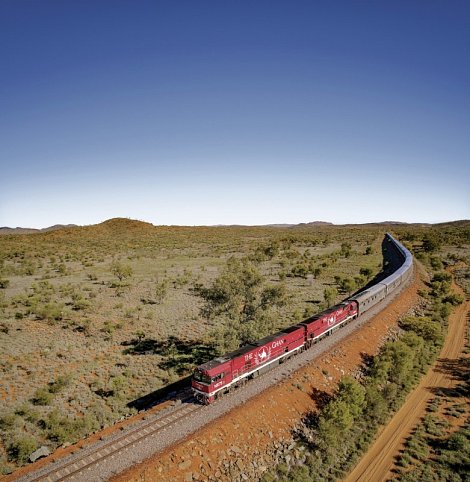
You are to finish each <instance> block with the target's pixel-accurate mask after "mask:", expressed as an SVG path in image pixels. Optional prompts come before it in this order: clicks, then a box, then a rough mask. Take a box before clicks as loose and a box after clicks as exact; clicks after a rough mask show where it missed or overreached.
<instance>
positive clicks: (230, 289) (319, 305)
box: [0, 219, 468, 472]
mask: <svg viewBox="0 0 470 482" xmlns="http://www.w3.org/2000/svg"><path fill="white" fill-rule="evenodd" d="M390 229H391V227H390V226H382V225H371V226H361V227H358V226H351V227H348V226H344V227H335V226H308V225H307V226H298V227H292V228H278V227H276V228H274V227H273V228H270V227H217V228H209V227H199V228H197V227H194V228H189V227H188V228H186V227H155V226H152V225H150V224H148V223H143V222H139V221H132V220H127V219H114V220H110V221H107V222H105V223H102V224H100V225H96V226H89V227H82V228H69V229H62V230H58V231H51V232H48V233H37V234H28V235H4V236H1V237H0V355H1V356H0V371H1V379H2V384H1V386H0V437H1V442H0V466H1V467H2V470H3V471H4V472H8V471H10V470H12V469H13V468H14V467H15V466H17V465H20V464H23V463H25V462H26V461H27V459H28V457H29V454H30V453H31V452H32V451H33V450H34V449H35V448H37V447H40V446H41V445H47V446H48V447H49V448H51V449H54V448H55V447H57V446H60V445H63V444H66V443H71V442H74V441H76V440H77V439H79V438H80V437H83V436H85V435H87V434H89V433H91V432H93V431H95V430H97V429H100V428H102V427H105V426H108V425H110V424H112V423H114V422H115V421H116V420H118V419H119V418H121V417H122V416H127V415H129V414H131V413H132V412H133V410H134V409H132V408H129V407H130V406H132V402H134V401H135V400H137V399H139V397H143V396H145V395H147V394H149V393H151V392H153V391H155V390H158V389H159V388H162V387H164V386H166V385H168V384H169V383H171V382H174V381H176V380H178V379H180V378H181V377H184V376H187V375H188V374H190V373H191V371H192V369H193V368H194V366H196V365H198V364H200V363H203V362H204V361H206V360H208V359H210V358H212V357H214V356H215V354H216V353H221V352H223V351H226V350H228V349H232V348H234V347H236V346H238V345H239V344H241V343H244V342H246V341H249V340H251V339H258V338H261V337H262V336H265V335H267V334H269V333H272V332H274V331H276V330H278V329H280V328H283V327H285V326H288V325H291V324H294V323H297V322H298V321H300V320H302V319H304V318H306V317H307V316H310V315H312V314H314V313H316V312H318V311H320V310H322V309H324V308H326V307H327V306H329V305H331V304H333V303H335V302H338V301H340V300H341V299H343V298H344V297H346V296H348V295H349V294H350V293H351V292H354V291H355V290H357V289H359V288H360V287H362V286H364V285H365V284H366V283H367V282H368V281H369V280H370V279H371V278H372V277H373V276H374V275H375V274H376V273H378V272H379V271H380V270H381V268H382V253H381V248H380V246H381V241H382V239H383V234H384V232H385V231H386V230H390ZM392 231H393V232H395V234H397V235H398V237H399V238H400V239H403V238H404V239H405V240H407V241H408V242H409V243H412V244H413V245H420V244H421V243H422V244H424V242H423V236H424V235H425V234H429V233H430V232H431V231H432V232H431V237H432V238H434V237H436V238H437V239H438V240H439V247H440V246H446V247H447V246H450V248H449V249H450V250H451V251H452V252H449V257H452V256H453V258H452V259H454V258H455V259H456V257H459V256H462V254H461V253H462V249H461V247H460V248H459V243H460V245H461V246H464V245H465V244H466V243H468V226H467V227H466V228H465V227H462V226H459V225H457V226H454V225H447V226H443V227H436V228H434V229H433V230H430V228H428V227H406V228H405V227H401V226H393V230H392ZM465 236H467V237H466V238H465ZM435 249H438V248H435V246H434V245H432V243H431V244H430V246H428V247H427V248H426V249H424V248H422V251H421V253H422V260H423V262H425V263H427V264H428V265H429V266H431V265H432V264H436V263H438V262H440V263H442V260H441V258H439V257H438V256H437V255H436V254H435V253H436V251H435ZM420 256H421V254H420ZM456 262H457V261H456ZM460 263H461V265H462V266H464V263H462V262H460ZM441 271H442V267H441V266H439V267H438V270H437V272H441ZM462 276H463V277H465V276H466V275H465V273H464V274H463V275H462ZM446 283H447V280H446V278H445V277H443V278H439V279H436V280H435V287H434V288H433V289H435V290H436V292H437V291H438V292H439V293H440V292H441V291H442V290H445V286H446ZM444 295H445V296H446V297H449V296H453V295H452V294H450V293H448V292H447V291H446V292H445V293H441V294H439V296H440V298H439V300H441V301H439V303H438V305H439V310H441V311H442V313H441V311H439V310H438V311H439V313H441V315H442V316H443V315H444V314H445V312H446V311H447V306H448V305H450V304H452V303H453V302H458V300H453V299H448V300H447V301H442V300H443V298H442V296H444ZM433 296H434V295H432V294H429V297H430V299H437V298H433ZM436 303H437V302H436ZM436 309H437V308H436ZM430 313H431V312H429V313H425V314H423V318H425V319H427V318H431V319H430V321H429V324H428V322H426V324H425V326H421V324H420V323H421V322H418V321H416V320H409V321H408V323H411V324H412V325H413V327H414V328H413V330H414V329H416V330H418V332H419V330H421V334H419V333H418V332H415V331H413V330H412V329H410V330H408V331H407V333H408V332H409V333H410V335H409V336H408V339H405V340H402V341H401V343H402V345H403V346H402V347H401V349H402V351H403V352H404V353H407V349H408V348H409V347H410V346H413V349H414V348H415V345H413V343H415V344H416V346H417V347H418V348H419V349H420V350H423V353H425V355H426V356H427V352H428V351H429V352H430V351H432V350H431V349H430V348H428V345H427V344H426V343H424V342H421V341H419V340H421V339H422V335H423V331H424V332H425V334H426V336H428V335H429V336H432V337H438V338H439V336H441V332H440V331H439V329H438V328H436V326H439V327H441V326H442V323H441V322H440V321H439V320H434V318H433V317H435V315H433V314H430ZM432 313H434V311H433V312H432ZM441 315H439V316H441ZM436 323H437V324H438V325H436ZM429 327H430V328H429ZM428 331H429V334H428ZM412 333H413V335H412ZM416 337H418V338H419V339H418V338H416ZM410 344H411V345H410ZM407 347H408V348H407ZM426 350H427V351H426ZM408 351H409V350H408ZM388 356H389V357H392V358H393V356H394V354H393V353H389V354H388ZM423 356H424V355H423ZM410 363H414V361H412V362H410ZM420 363H422V364H425V363H426V362H425V361H420ZM407 367H408V365H407ZM397 376H398V375H397ZM400 376H402V374H400ZM403 376H404V375H403ZM405 378H406V377H405ZM405 382H406V383H411V382H410V381H409V380H408V379H406V380H402V379H401V378H398V379H397V380H396V383H397V384H399V383H402V384H403V383H405ZM345 383H349V382H346V381H345ZM351 383H352V381H351ZM351 386H353V387H355V385H354V384H353V385H351ZM398 389H399V388H398V385H397V390H398ZM354 390H356V388H354ZM361 390H362V389H361ZM343 402H344V400H343ZM333 409H334V406H332V408H331V411H332V412H333V411H334V410H333ZM354 414H355V412H354V410H352V412H350V414H349V415H348V418H347V420H345V421H344V423H346V424H347V425H348V424H349V423H350V421H351V420H352V421H353V422H354V420H355V418H354V416H355V415H354ZM325 423H326V422H325ZM353 426H354V423H353ZM353 426H352V427H353ZM350 430H353V428H350Z"/></svg>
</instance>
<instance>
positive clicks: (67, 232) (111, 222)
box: [0, 218, 470, 239]
mask: <svg viewBox="0 0 470 482" xmlns="http://www.w3.org/2000/svg"><path fill="white" fill-rule="evenodd" d="M329 226H342V227H350V226H358V227H360V226H370V227H373V226H378V227H380V226H415V227H416V226H419V227H432V226H439V227H444V226H455V227H470V221H469V220H459V221H448V222H444V223H437V224H428V223H404V222H402V221H379V222H375V223H363V224H341V225H339V224H333V223H330V222H327V221H311V222H308V223H299V224H288V223H280V224H265V225H260V226H258V227H266V228H279V229H301V228H322V227H329ZM158 227H159V228H163V229H169V228H171V229H178V228H179V229H189V228H191V229H193V228H194V229H195V228H197V226H192V227H190V226H171V227H170V226H158ZM206 227H208V226H206ZM211 227H212V228H214V229H217V228H236V227H240V228H243V227H249V226H244V225H223V224H220V225H217V226H211ZM156 228H157V226H155V225H153V224H151V223H148V222H145V221H138V220H135V219H129V218H112V219H108V220H107V221H103V222H102V223H99V224H91V225H89V226H77V225H76V224H55V225H54V226H49V227H48V228H44V229H34V228H22V227H16V228H10V227H7V226H4V227H0V235H8V234H15V235H18V234H20V235H22V234H43V235H45V236H46V235H47V236H52V237H53V238H55V239H57V238H60V237H71V236H72V237H73V236H77V235H78V236H88V237H98V238H105V237H109V236H114V237H121V238H125V237H128V236H136V235H138V236H139V235H144V236H145V235H151V234H155V229H156Z"/></svg>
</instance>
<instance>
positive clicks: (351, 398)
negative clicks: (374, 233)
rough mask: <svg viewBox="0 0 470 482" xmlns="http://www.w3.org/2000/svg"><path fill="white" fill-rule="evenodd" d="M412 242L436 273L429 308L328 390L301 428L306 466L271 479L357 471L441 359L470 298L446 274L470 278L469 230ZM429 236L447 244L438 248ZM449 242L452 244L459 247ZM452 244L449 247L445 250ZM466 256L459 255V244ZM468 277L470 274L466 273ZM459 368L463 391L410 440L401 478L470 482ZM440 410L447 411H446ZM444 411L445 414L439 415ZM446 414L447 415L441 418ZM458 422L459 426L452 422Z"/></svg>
mask: <svg viewBox="0 0 470 482" xmlns="http://www.w3.org/2000/svg"><path fill="white" fill-rule="evenodd" d="M403 237H407V238H408V239H410V238H411V239H412V241H413V243H412V246H410V245H409V246H410V247H413V250H414V251H415V255H416V257H417V258H419V259H421V260H422V262H423V263H425V265H426V266H427V268H428V270H429V282H428V284H427V285H428V287H427V290H426V291H425V292H423V293H421V296H422V307H421V309H420V310H419V311H417V312H416V313H415V314H413V315H412V316H406V317H405V318H403V319H402V320H401V321H400V323H399V327H400V331H399V333H398V334H397V335H396V336H394V337H393V338H392V339H390V340H389V341H387V342H386V343H385V344H384V345H383V346H382V348H381V350H380V352H379V353H378V354H377V355H376V356H375V357H373V358H372V359H370V360H367V361H366V363H365V365H364V367H363V369H362V371H361V372H360V373H357V376H356V377H354V378H352V377H349V376H347V377H343V378H342V380H341V381H340V383H339V387H338V390H337V391H336V393H335V394H334V395H333V396H332V397H328V395H327V394H326V393H325V397H324V400H325V402H324V404H323V406H322V407H321V408H320V411H318V412H315V413H311V414H309V415H308V416H307V417H305V419H304V420H303V423H302V424H301V426H300V427H299V428H298V430H297V431H296V434H295V435H296V439H297V447H299V446H300V447H302V448H303V450H304V451H305V453H306V454H307V456H306V459H305V463H303V464H302V465H301V466H293V467H289V466H288V465H286V463H281V464H280V465H279V466H278V467H276V469H275V470H274V471H272V472H269V473H267V474H265V476H264V479H263V480H264V481H265V482H268V481H271V480H285V481H287V480H292V481H307V480H308V481H311V480H318V481H320V480H340V479H342V478H344V477H345V476H346V475H347V474H348V472H349V471H350V470H351V469H352V468H353V467H354V465H355V464H356V463H357V461H358V460H359V458H360V456H361V455H362V454H363V453H364V452H365V451H366V450H367V448H368V446H369V445H370V443H371V442H372V441H373V440H374V438H375V435H376V432H377V430H378V428H379V427H380V426H381V425H383V424H385V423H386V422H387V421H388V420H389V419H390V417H391V416H392V414H393V413H395V412H396V411H397V410H398V409H399V408H400V406H401V405H402V403H403V402H404V400H405V398H406V396H407V394H408V393H409V392H410V391H411V390H412V389H413V387H414V386H415V385H416V384H417V383H418V381H419V380H420V378H421V376H422V375H423V374H424V373H426V371H427V370H428V368H429V366H430V365H431V364H432V363H433V362H434V361H435V360H436V358H437V356H438V354H439V352H440V349H441V347H442V344H443V341H444V337H445V332H446V328H447V320H448V317H449V315H450V313H451V311H452V309H453V307H455V306H457V305H458V304H460V303H462V302H463V300H464V298H463V297H462V296H461V295H458V294H455V293H453V292H452V290H451V281H452V276H451V275H450V274H449V273H448V272H447V271H443V269H444V268H445V267H451V268H452V269H453V271H454V272H459V273H461V272H464V273H468V267H469V266H470V258H469V254H470V246H469V240H468V232H465V231H463V232H462V236H456V237H454V236H452V237H447V238H445V241H444V240H443V238H444V236H443V235H442V233H439V232H437V233H432V235H429V234H426V235H425V236H424V237H420V236H419V235H416V234H415V233H405V234H404V235H402V239H403ZM426 239H439V240H442V241H441V242H439V243H435V244H434V243H433V244H432V249H430V246H428V245H426V244H425V243H424V240H426ZM447 243H452V244H451V245H449V244H447ZM444 244H445V246H444ZM456 246H458V247H459V253H460V254H459V255H458V256H456V255H455V247H456ZM464 277H465V276H464ZM466 294H467V297H468V294H469V293H468V291H467V292H466ZM460 362H461V363H460V364H459V366H453V367H451V368H452V370H453V371H454V372H453V373H454V375H455V376H457V377H459V379H461V380H462V383H461V384H460V385H459V386H458V388H457V389H455V390H449V391H448V392H449V393H439V394H437V396H436V398H435V399H434V400H433V401H432V403H431V404H430V406H429V412H430V414H429V415H427V416H426V417H425V418H424V420H423V423H422V425H419V426H418V427H417V428H416V429H415V432H414V434H413V436H412V437H411V438H410V439H409V440H408V442H407V446H406V448H405V450H404V451H403V453H402V454H401V456H400V458H399V459H398V461H397V467H398V468H397V476H396V477H397V479H399V480H403V481H408V480H455V481H461V480H462V481H463V480H466V478H465V477H466V475H468V462H469V460H468V453H469V451H468V448H469V433H470V432H469V427H468V421H469V419H468V416H469V413H468V406H466V403H465V401H466V400H467V397H468V395H469V393H468V388H469V386H468V373H469V366H468V358H462V359H461V360H460ZM439 407H440V408H439ZM433 412H439V413H433ZM439 414H440V416H439ZM449 415H451V416H453V417H455V423H454V424H453V425H454V427H453V428H452V424H450V423H449V422H448V420H447V418H448V417H449Z"/></svg>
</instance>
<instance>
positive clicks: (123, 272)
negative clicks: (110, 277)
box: [111, 261, 133, 283]
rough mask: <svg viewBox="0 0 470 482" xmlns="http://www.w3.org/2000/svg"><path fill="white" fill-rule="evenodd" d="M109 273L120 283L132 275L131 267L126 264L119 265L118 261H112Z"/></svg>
mask: <svg viewBox="0 0 470 482" xmlns="http://www.w3.org/2000/svg"><path fill="white" fill-rule="evenodd" d="M111 272H112V273H113V274H114V276H116V278H117V279H118V280H119V282H120V283H122V281H123V280H124V279H127V278H130V277H131V276H132V274H133V271H132V267H131V266H130V265H128V264H124V263H121V262H120V261H114V262H113V264H112V265H111Z"/></svg>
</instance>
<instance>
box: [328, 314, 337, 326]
mask: <svg viewBox="0 0 470 482" xmlns="http://www.w3.org/2000/svg"><path fill="white" fill-rule="evenodd" d="M326 321H327V323H328V326H333V325H334V324H335V323H336V316H335V315H332V316H329V317H328V318H327V320H326Z"/></svg>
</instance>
